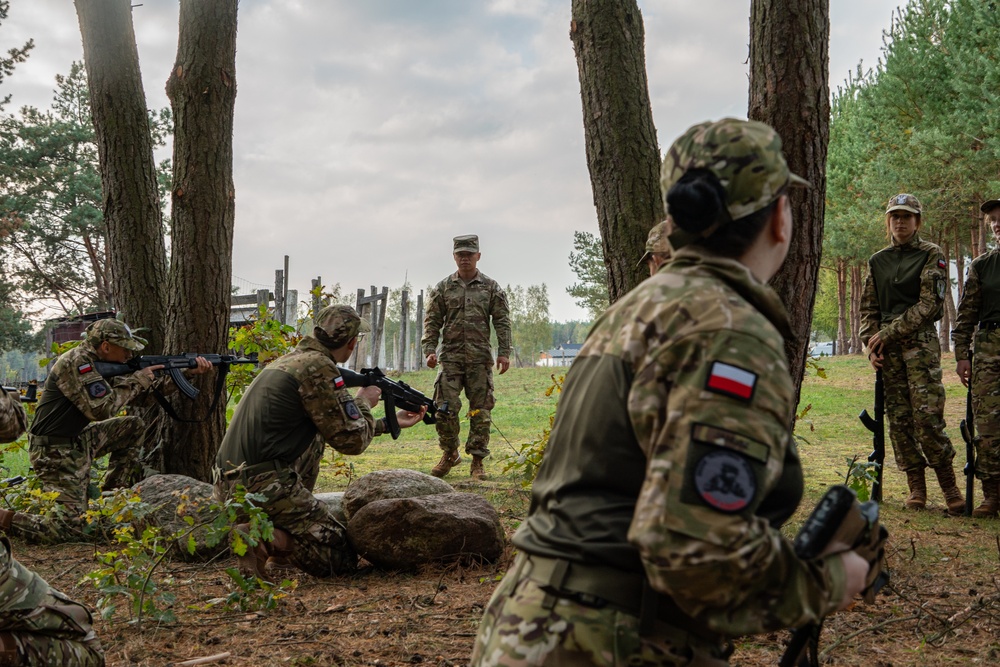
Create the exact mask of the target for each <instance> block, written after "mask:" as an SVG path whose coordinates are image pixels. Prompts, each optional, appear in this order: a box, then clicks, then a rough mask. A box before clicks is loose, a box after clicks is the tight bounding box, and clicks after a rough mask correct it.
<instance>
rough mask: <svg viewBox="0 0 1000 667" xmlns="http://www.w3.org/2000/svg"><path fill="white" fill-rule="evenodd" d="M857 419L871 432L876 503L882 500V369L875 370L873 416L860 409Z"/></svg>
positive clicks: (883, 439)
mask: <svg viewBox="0 0 1000 667" xmlns="http://www.w3.org/2000/svg"><path fill="white" fill-rule="evenodd" d="M858 419H860V420H861V423H862V424H864V425H865V428H866V429H868V430H869V431H871V432H872V444H873V445H874V447H873V448H872V453H871V454H869V455H868V460H869V461H870V462H871V463H877V464H878V470H876V471H875V483H874V484H872V495H871V498H872V500H874V501H875V502H877V503H880V502H882V468H883V467H884V465H885V383H883V381H882V371H881V370H877V371H875V418H874V419H872V418H871V416H870V415H869V414H868V410H862V411H861V414H860V415H858Z"/></svg>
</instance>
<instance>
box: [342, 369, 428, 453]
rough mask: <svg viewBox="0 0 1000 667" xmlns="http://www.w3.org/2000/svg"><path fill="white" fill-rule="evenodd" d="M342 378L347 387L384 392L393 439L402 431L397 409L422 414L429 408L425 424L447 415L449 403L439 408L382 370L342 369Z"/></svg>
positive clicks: (387, 420) (386, 419)
mask: <svg viewBox="0 0 1000 667" xmlns="http://www.w3.org/2000/svg"><path fill="white" fill-rule="evenodd" d="M340 377H342V378H343V379H344V384H345V386H347V387H370V386H375V387H378V388H379V389H381V390H382V401H383V402H384V404H385V421H386V423H387V424H388V425H389V433H391V434H392V439H393V440H395V439H396V438H398V437H399V434H400V432H401V430H402V429H400V427H399V421H398V420H397V419H396V408H400V409H403V410H407V411H409V412H420V409H421V408H422V407H423V406H425V405H426V406H427V413H426V414H425V415H424V419H423V422H424V423H425V424H433V423H435V422H436V421H437V413H438V412H442V413H446V412H447V410H448V406H447V403H445V405H442V406H441V407H438V406H437V405H435V403H434V400H433V399H431V398H428V397H427V396H425V395H424V394H422V393H420V392H419V391H417V390H416V389H414V388H413V387H411V386H410V385H408V384H406V383H405V382H396V381H394V380H390V379H389V378H388V377H386V375H385V373H383V372H382V369H381V368H378V367H377V366H376V367H375V368H362V369H361V372H355V371H352V370H351V369H349V368H341V369H340Z"/></svg>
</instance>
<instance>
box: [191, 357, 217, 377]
mask: <svg viewBox="0 0 1000 667" xmlns="http://www.w3.org/2000/svg"><path fill="white" fill-rule="evenodd" d="M194 361H195V363H196V364H198V365H197V366H196V367H195V368H189V369H187V374H188V375H204V374H205V373H207V372H209V371H210V370H212V362H211V361H209V360H208V359H206V358H205V357H195V359H194Z"/></svg>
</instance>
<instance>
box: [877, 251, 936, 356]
mask: <svg viewBox="0 0 1000 667" xmlns="http://www.w3.org/2000/svg"><path fill="white" fill-rule="evenodd" d="M947 289H948V264H947V262H946V261H945V259H944V254H943V253H942V252H941V249H940V248H939V247H937V246H936V245H934V244H933V243H929V242H927V241H924V240H922V239H921V238H920V235H919V234H914V235H913V238H911V239H910V240H909V241H907V242H906V243H904V244H902V245H899V244H897V243H896V242H895V241H893V243H892V245H891V246H889V247H888V248H884V249H883V250H880V251H878V252H877V253H875V254H874V255H872V256H871V259H869V260H868V275H867V276H866V277H865V284H864V287H863V289H862V292H861V309H860V310H861V329H860V335H861V342H862V343H863V344H867V343H868V339H869V338H871V337H872V336H873V335H875V333H876V332H878V333H879V335H880V337H881V339H882V340H883V341H884V342H886V343H894V342H897V341H899V340H900V339H902V338H905V337H907V336H909V335H910V334H913V333H915V332H916V331H918V330H919V329H921V328H923V327H925V326H930V325H932V324H933V323H934V322H936V321H937V320H939V319H940V318H941V313H942V312H943V311H942V308H943V304H944V297H945V290H947Z"/></svg>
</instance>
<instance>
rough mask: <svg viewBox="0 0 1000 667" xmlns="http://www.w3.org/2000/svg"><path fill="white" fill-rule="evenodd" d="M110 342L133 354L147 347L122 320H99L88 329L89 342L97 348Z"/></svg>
mask: <svg viewBox="0 0 1000 667" xmlns="http://www.w3.org/2000/svg"><path fill="white" fill-rule="evenodd" d="M104 341H108V342H109V343H112V344H114V345H118V346H119V347H124V348H125V349H126V350H131V351H132V352H139V351H141V350H142V348H144V347H146V341H145V340H143V339H142V338H139V337H138V336H136V335H134V334H133V333H132V329H130V328H129V326H128V325H127V324H125V323H124V322H122V321H121V320H116V319H114V318H107V319H103V320H97V321H96V322H94V323H93V324H91V325H90V326H89V327H87V342H88V343H90V344H92V345H94V346H97V345H100V344H101V343H103V342H104Z"/></svg>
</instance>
